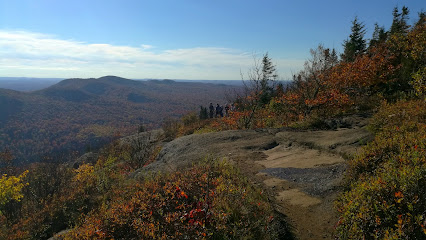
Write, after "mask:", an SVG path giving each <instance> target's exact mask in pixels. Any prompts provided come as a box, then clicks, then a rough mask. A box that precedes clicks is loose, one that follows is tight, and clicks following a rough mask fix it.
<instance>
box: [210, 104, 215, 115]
mask: <svg viewBox="0 0 426 240" xmlns="http://www.w3.org/2000/svg"><path fill="white" fill-rule="evenodd" d="M209 110H210V118H213V115H214V107H213V103H210V106H209Z"/></svg>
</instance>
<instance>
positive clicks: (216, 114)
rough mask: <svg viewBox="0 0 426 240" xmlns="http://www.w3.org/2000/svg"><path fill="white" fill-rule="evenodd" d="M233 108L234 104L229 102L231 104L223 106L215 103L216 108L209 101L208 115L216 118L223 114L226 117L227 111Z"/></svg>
mask: <svg viewBox="0 0 426 240" xmlns="http://www.w3.org/2000/svg"><path fill="white" fill-rule="evenodd" d="M223 110H225V114H224V113H223ZM234 110H235V107H234V104H231V105H229V104H225V107H223V106H220V105H219V103H218V104H216V108H215V107H214V106H213V103H210V106H209V116H210V118H213V117H216V118H218V117H223V116H225V117H227V116H229V111H234Z"/></svg>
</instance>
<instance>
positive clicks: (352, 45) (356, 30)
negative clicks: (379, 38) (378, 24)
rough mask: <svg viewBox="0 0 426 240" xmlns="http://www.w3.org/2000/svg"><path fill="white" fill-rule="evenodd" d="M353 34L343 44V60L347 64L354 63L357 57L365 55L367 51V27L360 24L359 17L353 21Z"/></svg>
mask: <svg viewBox="0 0 426 240" xmlns="http://www.w3.org/2000/svg"><path fill="white" fill-rule="evenodd" d="M351 30H352V33H351V34H350V35H349V39H347V40H345V41H344V43H343V47H344V52H343V54H342V56H341V57H342V60H343V61H345V62H353V61H354V60H355V58H356V56H358V55H360V54H363V53H365V51H366V46H367V45H366V40H365V39H364V35H365V25H364V23H362V22H359V20H358V17H355V19H354V20H353V21H352V27H351Z"/></svg>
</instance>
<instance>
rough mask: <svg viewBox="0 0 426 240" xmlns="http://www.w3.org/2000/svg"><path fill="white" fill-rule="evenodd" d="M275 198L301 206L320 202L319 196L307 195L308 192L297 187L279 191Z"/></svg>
mask: <svg viewBox="0 0 426 240" xmlns="http://www.w3.org/2000/svg"><path fill="white" fill-rule="evenodd" d="M276 199H277V201H278V202H280V201H285V202H288V203H289V204H291V205H297V206H301V207H310V206H313V205H317V204H320V203H321V200H320V199H319V198H316V197H312V196H309V195H308V194H306V193H304V192H301V191H300V190H299V189H290V190H285V191H281V192H279V193H278V196H277V197H276Z"/></svg>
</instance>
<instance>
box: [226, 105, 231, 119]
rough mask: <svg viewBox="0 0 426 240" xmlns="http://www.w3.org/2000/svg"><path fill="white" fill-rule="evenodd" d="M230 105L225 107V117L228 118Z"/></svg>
mask: <svg viewBox="0 0 426 240" xmlns="http://www.w3.org/2000/svg"><path fill="white" fill-rule="evenodd" d="M229 108H230V107H229V104H226V105H225V116H226V117H228V116H229Z"/></svg>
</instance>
